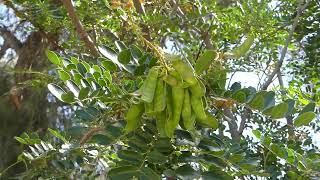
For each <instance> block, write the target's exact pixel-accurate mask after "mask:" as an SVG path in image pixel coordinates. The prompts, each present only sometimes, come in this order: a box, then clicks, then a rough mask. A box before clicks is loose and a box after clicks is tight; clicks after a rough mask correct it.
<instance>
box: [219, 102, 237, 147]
mask: <svg viewBox="0 0 320 180" xmlns="http://www.w3.org/2000/svg"><path fill="white" fill-rule="evenodd" d="M223 112H224V115H225V116H224V118H225V119H226V121H227V122H228V125H229V129H230V134H231V138H232V140H234V141H236V142H239V141H240V139H241V136H240V135H239V132H238V125H237V122H236V118H235V117H234V115H233V113H232V111H231V110H230V109H229V108H224V110H223Z"/></svg>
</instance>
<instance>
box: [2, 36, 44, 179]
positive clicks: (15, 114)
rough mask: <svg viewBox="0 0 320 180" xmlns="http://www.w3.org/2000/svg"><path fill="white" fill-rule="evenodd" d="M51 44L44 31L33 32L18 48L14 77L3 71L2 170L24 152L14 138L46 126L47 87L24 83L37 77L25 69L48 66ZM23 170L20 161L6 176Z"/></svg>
mask: <svg viewBox="0 0 320 180" xmlns="http://www.w3.org/2000/svg"><path fill="white" fill-rule="evenodd" d="M48 45H49V44H48V42H47V40H46V39H45V38H44V37H43V36H42V33H41V32H33V33H31V35H30V36H29V37H28V39H27V40H26V41H25V42H24V43H23V44H22V46H21V48H20V49H16V52H17V55H18V60H17V64H16V66H15V70H16V71H15V72H16V73H15V75H14V77H13V76H12V75H10V74H8V75H7V76H4V73H2V74H1V73H0V75H2V76H0V83H1V85H0V115H1V116H0V149H1V153H0V172H1V171H2V170H3V169H5V168H7V167H8V166H10V165H11V164H13V163H15V162H16V161H17V156H18V155H19V154H20V153H21V150H22V146H21V145H20V144H19V143H18V142H17V141H15V140H14V137H15V136H19V135H20V134H21V133H23V132H28V131H29V132H30V131H36V132H40V133H41V132H44V130H45V129H47V126H48V120H47V119H48V118H47V117H46V104H47V100H46V89H45V88H43V87H42V88H39V89H37V91H35V90H34V89H31V88H25V86H23V85H22V84H21V83H23V82H25V81H28V80H32V79H33V78H34V77H32V75H31V74H30V73H24V72H23V71H27V70H30V69H32V70H33V71H35V70H41V69H43V68H44V67H45V64H46V62H47V61H46V57H45V49H46V48H47V47H48ZM10 87H11V89H10ZM23 170H24V165H23V164H17V165H15V166H13V167H11V168H10V169H9V170H8V171H7V172H6V174H5V175H4V176H7V177H11V176H14V175H17V174H18V173H20V172H22V171H23Z"/></svg>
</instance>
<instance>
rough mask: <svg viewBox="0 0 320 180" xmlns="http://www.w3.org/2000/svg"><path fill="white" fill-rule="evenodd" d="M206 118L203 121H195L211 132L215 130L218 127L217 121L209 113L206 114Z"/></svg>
mask: <svg viewBox="0 0 320 180" xmlns="http://www.w3.org/2000/svg"><path fill="white" fill-rule="evenodd" d="M206 115H207V118H206V119H204V120H201V119H197V122H198V123H199V124H200V125H202V126H205V127H209V128H212V129H213V130H215V129H217V128H218V126H219V122H218V120H217V119H216V118H215V117H214V116H213V115H212V114H211V113H209V112H206Z"/></svg>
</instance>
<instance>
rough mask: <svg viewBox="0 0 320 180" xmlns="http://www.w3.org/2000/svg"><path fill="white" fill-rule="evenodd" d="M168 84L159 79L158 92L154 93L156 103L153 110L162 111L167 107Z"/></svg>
mask: <svg viewBox="0 0 320 180" xmlns="http://www.w3.org/2000/svg"><path fill="white" fill-rule="evenodd" d="M166 91H167V87H166V84H165V83H164V82H163V80H162V79H161V78H159V79H158V82H157V87H156V92H155V95H154V104H153V110H154V112H161V111H163V110H164V109H165V107H166Z"/></svg>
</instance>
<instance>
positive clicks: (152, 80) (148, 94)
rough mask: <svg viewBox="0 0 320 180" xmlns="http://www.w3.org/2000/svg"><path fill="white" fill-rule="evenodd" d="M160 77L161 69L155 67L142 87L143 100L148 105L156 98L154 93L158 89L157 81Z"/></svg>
mask: <svg viewBox="0 0 320 180" xmlns="http://www.w3.org/2000/svg"><path fill="white" fill-rule="evenodd" d="M158 75H159V69H158V68H157V67H153V68H151V69H150V70H149V73H148V76H147V79H146V80H145V82H144V83H143V85H142V89H141V93H142V94H141V99H142V100H143V101H145V102H147V103H151V102H152V101H153V98H154V93H155V91H156V87H157V79H158Z"/></svg>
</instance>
